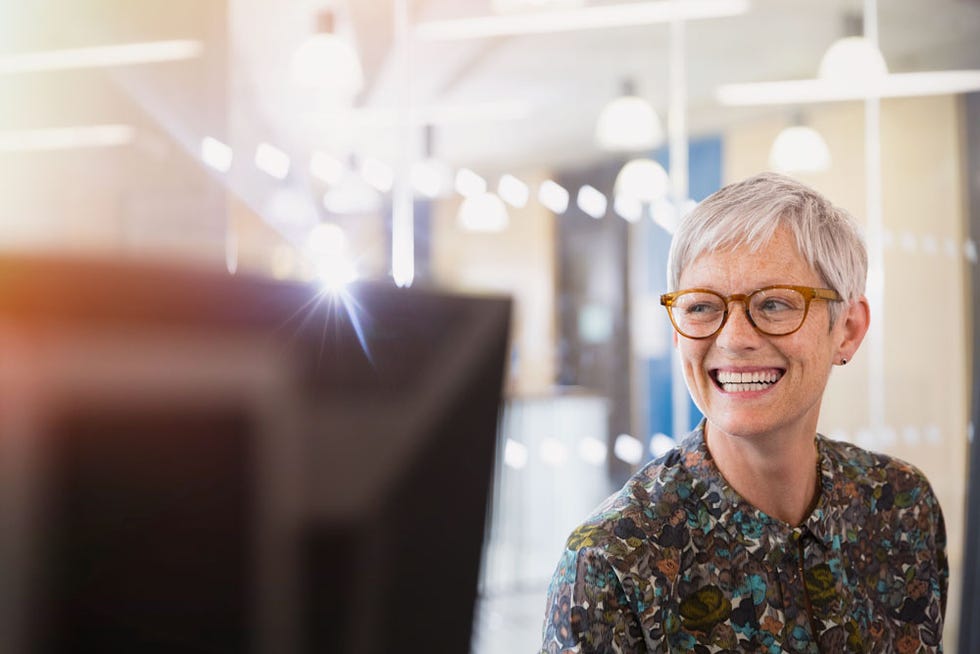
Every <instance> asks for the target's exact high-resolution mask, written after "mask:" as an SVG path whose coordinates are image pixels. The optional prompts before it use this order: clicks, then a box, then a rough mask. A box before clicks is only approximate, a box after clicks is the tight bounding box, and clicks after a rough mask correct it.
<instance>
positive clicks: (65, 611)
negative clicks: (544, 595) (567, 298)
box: [0, 259, 510, 654]
mask: <svg viewBox="0 0 980 654" xmlns="http://www.w3.org/2000/svg"><path fill="white" fill-rule="evenodd" d="M509 310H510V306H509V302H508V301H507V300H504V299H499V298H473V297H458V296H450V295H446V294H441V293H436V292H429V291H421V290H405V289H395V288H393V287H388V286H383V285H370V284H361V285H354V286H351V287H350V288H348V289H347V291H346V292H345V293H344V294H341V295H330V294H324V293H322V292H321V291H320V290H319V289H318V288H316V287H314V286H311V285H308V284H301V283H285V282H274V281H269V280H264V279H257V278H255V279H251V278H246V277H238V276H230V275H227V274H223V273H215V272H203V271H193V270H188V269H182V268H176V267H153V266H146V265H127V264H122V263H104V262H103V263H96V262H79V261H74V262H72V261H56V260H39V259H4V260H0V524H2V525H3V528H2V529H0V633H3V634H4V637H3V638H0V652H2V653H6V652H11V653H16V654H21V653H34V652H80V651H102V652H116V651H127V652H141V653H145V652H168V653H169V652H259V653H264V652H277V653H281V652H331V653H332V652H338V653H350V654H353V653H357V654H372V653H375V652H378V653H380V652H394V651H398V652H426V653H438V652H446V653H452V654H459V653H464V652H467V651H468V649H469V642H470V629H471V623H472V617H473V608H474V600H475V596H476V586H477V577H478V571H479V561H480V554H481V546H482V542H483V532H484V520H485V515H486V505H487V501H488V487H489V484H490V479H491V468H492V465H493V463H492V462H493V459H494V451H495V440H496V424H497V416H498V410H499V405H500V396H501V389H502V383H503V369H504V361H505V353H506V348H507V329H508V324H509Z"/></svg>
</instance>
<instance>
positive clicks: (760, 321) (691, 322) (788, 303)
mask: <svg viewBox="0 0 980 654" xmlns="http://www.w3.org/2000/svg"><path fill="white" fill-rule="evenodd" d="M806 305H807V301H806V298H805V297H804V296H803V294H802V293H800V292H799V291H795V290H793V289H789V288H771V289H763V290H760V291H756V292H754V293H752V294H751V295H750V296H749V299H748V306H747V309H748V313H749V316H750V317H751V319H752V322H754V323H755V326H756V327H757V328H758V329H759V330H760V331H763V332H765V333H767V334H772V335H779V334H788V333H789V332H791V331H793V330H795V329H797V328H798V327H799V326H800V325H801V324H802V322H803V319H804V317H805V316H806ZM726 309H727V306H726V303H725V298H723V297H721V296H720V295H716V294H715V293H709V292H704V291H689V292H686V293H681V294H680V295H678V296H677V297H676V298H674V301H673V306H672V307H671V311H672V314H673V318H674V321H675V322H676V323H677V328H678V329H679V330H680V331H681V332H682V333H683V334H685V335H687V336H693V337H696V338H697V337H705V336H710V335H712V334H714V333H715V332H716V331H717V330H718V329H719V328H720V327H721V324H722V322H723V321H724V319H725V312H726Z"/></svg>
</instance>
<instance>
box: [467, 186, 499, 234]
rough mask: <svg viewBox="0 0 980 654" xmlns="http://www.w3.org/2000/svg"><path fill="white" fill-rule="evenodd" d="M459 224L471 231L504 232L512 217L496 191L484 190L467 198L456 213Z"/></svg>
mask: <svg viewBox="0 0 980 654" xmlns="http://www.w3.org/2000/svg"><path fill="white" fill-rule="evenodd" d="M456 219H457V221H458V222H459V225H460V226H461V227H462V228H463V229H465V230H467V231H470V232H502V231H504V230H505V229H507V225H508V224H509V223H510V217H509V216H508V215H507V207H505V206H504V202H503V200H501V199H500V197H499V196H497V194H496V193H491V192H484V193H479V194H477V195H471V196H469V197H467V198H465V199H464V200H463V202H462V204H460V205H459V213H458V214H457V215H456Z"/></svg>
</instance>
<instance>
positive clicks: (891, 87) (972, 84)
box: [716, 12, 980, 106]
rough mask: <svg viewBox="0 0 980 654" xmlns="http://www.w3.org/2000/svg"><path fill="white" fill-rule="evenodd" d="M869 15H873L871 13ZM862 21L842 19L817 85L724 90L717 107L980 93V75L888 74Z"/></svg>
mask: <svg viewBox="0 0 980 654" xmlns="http://www.w3.org/2000/svg"><path fill="white" fill-rule="evenodd" d="M872 14H873V12H872ZM861 23H862V18H861V17H854V16H845V28H844V29H845V34H847V36H845V37H844V38H841V39H838V40H837V41H835V42H834V43H832V44H831V46H830V47H829V48H828V49H827V51H826V52H825V53H824V55H823V57H822V58H821V60H820V66H819V72H818V76H817V77H816V78H815V79H800V80H782V81H776V82H758V83H751V84H723V85H722V86H719V87H718V90H717V91H716V96H717V98H718V101H719V102H721V104H723V105H727V106H760V105H783V104H807V103H818V102H840V101H847V100H866V99H868V98H899V97H914V96H927V95H951V94H957V93H969V92H971V91H976V90H980V70H945V71H933V72H921V73H890V74H889V72H888V66H887V64H886V63H885V58H884V57H883V56H882V54H881V50H879V49H878V46H877V45H876V44H875V42H876V38H868V37H866V36H856V34H857V33H858V32H860V31H861ZM875 33H876V29H875Z"/></svg>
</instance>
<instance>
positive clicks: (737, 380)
mask: <svg viewBox="0 0 980 654" xmlns="http://www.w3.org/2000/svg"><path fill="white" fill-rule="evenodd" d="M711 376H712V378H713V379H714V380H715V384H717V385H718V387H719V388H721V390H723V391H724V392H726V393H746V392H751V391H764V390H766V389H767V388H771V387H772V386H773V384H775V383H776V382H778V381H779V380H780V379H781V378H782V376H783V370H781V369H779V368H766V369H763V370H751V371H735V370H713V371H712V372H711Z"/></svg>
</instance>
